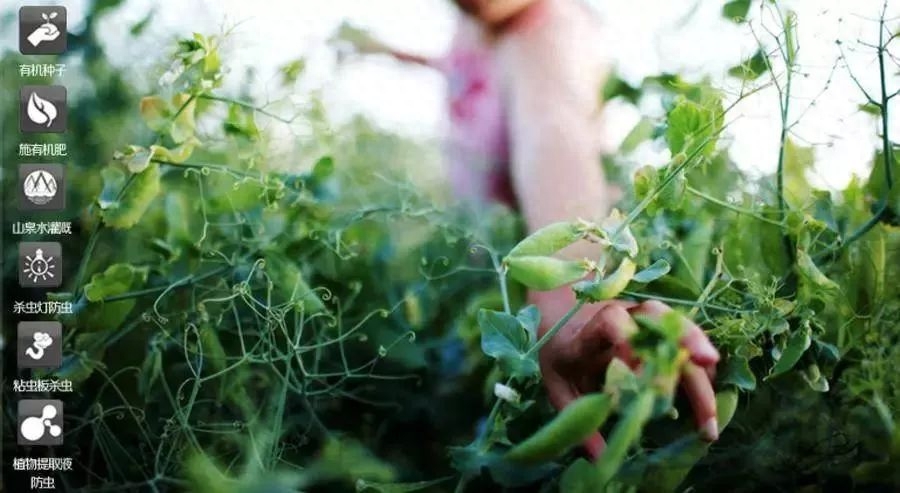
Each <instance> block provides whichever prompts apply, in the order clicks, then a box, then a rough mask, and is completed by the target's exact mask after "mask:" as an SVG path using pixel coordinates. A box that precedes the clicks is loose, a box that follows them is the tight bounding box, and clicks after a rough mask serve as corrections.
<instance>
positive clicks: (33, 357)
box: [16, 322, 62, 369]
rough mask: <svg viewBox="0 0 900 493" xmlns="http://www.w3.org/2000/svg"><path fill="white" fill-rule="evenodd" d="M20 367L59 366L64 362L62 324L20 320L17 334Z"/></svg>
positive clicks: (17, 359)
mask: <svg viewBox="0 0 900 493" xmlns="http://www.w3.org/2000/svg"><path fill="white" fill-rule="evenodd" d="M16 338H17V348H16V351H17V358H16V361H17V363H18V364H19V368H51V369H56V368H59V367H60V365H61V364H62V324H61V323H59V322H19V326H18V330H17V334H16Z"/></svg>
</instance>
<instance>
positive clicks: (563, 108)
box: [355, 0, 719, 458]
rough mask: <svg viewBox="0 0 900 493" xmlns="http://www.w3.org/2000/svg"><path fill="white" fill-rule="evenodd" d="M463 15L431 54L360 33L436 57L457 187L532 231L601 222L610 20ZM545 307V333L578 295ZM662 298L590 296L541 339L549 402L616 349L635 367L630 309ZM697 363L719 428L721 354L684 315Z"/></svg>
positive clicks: (569, 12)
mask: <svg viewBox="0 0 900 493" xmlns="http://www.w3.org/2000/svg"><path fill="white" fill-rule="evenodd" d="M454 1H455V3H456V4H457V5H458V6H459V7H460V9H461V10H462V11H463V12H464V13H465V14H466V15H465V16H463V17H462V18H461V19H460V20H459V24H458V26H457V32H456V34H455V35H454V38H453V42H452V44H451V47H450V50H449V52H448V53H447V54H446V55H445V56H443V57H438V58H427V57H421V56H418V55H414V54H410V53H407V52H403V51H399V50H396V49H394V48H391V47H389V46H387V45H385V44H383V43H380V42H378V41H376V40H374V39H372V38H370V37H358V38H357V39H356V43H355V44H356V45H357V48H358V49H359V50H360V51H361V52H364V53H388V54H390V55H392V56H393V57H395V58H396V59H398V60H401V61H404V62H410V63H415V64H419V65H422V66H428V67H432V68H434V69H436V70H439V71H440V72H441V73H443V74H444V76H445V77H446V78H447V81H448V101H447V108H448V112H449V120H450V135H449V139H448V140H449V145H448V148H447V157H448V159H447V161H448V166H449V169H448V173H449V177H450V182H451V184H452V186H453V189H454V191H455V192H456V194H457V195H458V196H460V197H461V198H465V199H468V200H471V201H475V202H479V201H485V200H489V201H500V202H504V203H506V204H508V205H512V206H513V207H517V208H518V209H519V210H520V211H521V213H522V216H523V217H524V220H525V224H526V226H527V229H528V232H534V231H536V230H538V229H539V228H541V227H543V226H546V225H548V224H551V223H553V222H557V221H566V220H573V219H575V218H583V219H586V220H595V221H599V220H601V219H602V218H604V217H606V215H607V214H608V213H609V212H610V209H611V207H612V204H613V202H614V201H615V199H616V197H617V192H616V191H615V190H614V189H613V187H611V186H609V185H608V184H607V183H606V181H605V179H604V176H603V172H602V168H601V167H600V162H599V155H600V152H601V144H602V142H601V136H602V133H601V126H600V125H601V123H600V115H601V111H600V110H601V109H602V101H600V96H599V95H600V89H601V88H602V86H603V83H604V80H605V77H606V74H607V73H608V67H607V66H606V64H605V62H604V57H603V49H604V45H603V40H602V39H601V34H602V26H601V24H600V22H599V20H598V19H597V18H596V16H595V13H594V12H593V11H591V10H590V9H589V7H588V6H586V5H584V4H583V3H582V1H581V0H454ZM561 253H562V255H563V256H564V257H568V258H575V259H580V258H590V259H597V258H600V256H601V255H602V247H601V246H600V245H597V244H593V243H589V242H587V241H582V242H580V243H578V244H575V245H572V246H570V247H569V248H567V249H565V250H564V251H563V252H561ZM528 298H529V302H531V303H534V304H535V305H537V307H538V308H539V309H540V312H541V315H542V316H541V321H542V323H541V328H540V335H543V334H544V333H546V331H547V330H549V329H550V327H552V326H553V325H554V323H555V322H556V321H557V320H559V319H561V318H562V317H563V315H564V314H565V313H566V312H567V311H568V310H569V309H570V308H571V307H572V306H573V305H574V304H575V303H576V300H575V295H574V293H573V291H572V289H571V288H570V287H568V286H565V287H562V288H560V289H557V290H554V291H546V292H537V291H533V292H530V293H529V296H528ZM671 310H672V309H671V308H670V307H669V306H667V305H665V304H663V303H661V302H658V301H647V302H643V303H638V302H632V301H625V300H616V301H610V302H604V303H595V304H589V305H585V306H584V307H583V308H582V309H581V310H579V312H578V313H577V314H576V315H575V316H574V317H572V318H571V319H570V320H569V321H568V322H567V323H566V325H565V326H564V327H563V328H562V329H561V330H560V331H559V332H558V333H557V334H556V335H555V336H554V337H553V339H551V340H550V341H549V343H548V344H546V345H545V346H544V347H543V348H542V349H541V354H540V364H541V373H542V377H543V381H544V385H545V387H546V389H547V393H548V397H549V399H550V402H551V403H552V404H553V405H554V407H556V408H557V409H562V408H564V407H565V406H567V405H568V404H569V403H571V402H572V401H573V400H575V399H577V398H578V397H579V396H581V395H583V394H585V393H588V392H594V391H596V390H597V389H598V386H599V381H600V379H601V378H602V375H603V374H604V371H605V368H606V366H607V365H608V364H609V362H610V361H611V360H612V359H613V358H620V359H622V360H623V361H625V362H627V363H629V364H631V365H632V366H633V367H637V366H638V365H639V364H640V362H638V361H634V358H633V355H632V352H631V348H630V347H629V344H628V333H627V331H628V328H629V327H634V321H633V319H632V316H634V315H647V316H652V317H661V316H662V315H663V314H665V313H666V312H668V311H671ZM684 330H685V332H684V337H683V339H682V344H683V345H684V347H685V348H686V349H687V350H688V351H689V353H690V356H691V358H690V361H689V362H688V363H687V364H686V367H685V369H684V371H683V373H682V378H681V386H682V388H683V389H684V391H685V393H686V395H687V397H688V399H689V400H690V402H691V405H692V407H693V411H694V419H695V422H696V425H697V427H698V430H699V431H700V434H701V436H702V437H703V438H704V439H706V440H709V441H712V440H716V439H717V438H718V422H717V418H716V407H715V394H714V392H713V387H712V378H713V375H714V372H715V367H716V364H717V363H718V361H719V353H718V351H717V350H716V348H715V347H714V346H713V345H712V343H711V342H710V341H709V339H708V338H707V337H706V335H705V334H704V332H703V331H702V329H700V327H698V326H697V325H695V324H694V323H692V322H690V321H689V320H687V319H685V320H684ZM584 446H585V449H586V451H587V453H588V455H590V456H591V457H592V458H596V457H598V456H599V455H600V454H601V453H602V451H603V448H604V446H605V442H604V440H603V437H602V436H601V435H600V434H599V433H595V434H594V435H593V436H591V437H590V438H589V439H588V440H587V441H586V442H585V444H584Z"/></svg>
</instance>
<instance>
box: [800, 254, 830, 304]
mask: <svg viewBox="0 0 900 493" xmlns="http://www.w3.org/2000/svg"><path fill="white" fill-rule="evenodd" d="M797 273H798V274H799V275H800V279H801V282H802V283H803V288H804V289H805V290H806V292H807V293H809V294H810V296H811V297H816V298H823V299H828V298H830V297H833V296H834V295H835V294H836V293H837V292H838V291H840V289H841V288H840V286H839V285H838V284H837V283H836V282H834V281H832V280H831V279H829V278H828V277H827V276H826V275H825V274H823V273H822V271H821V270H819V267H818V266H817V265H816V263H815V262H814V261H813V259H812V258H811V257H810V256H809V254H808V253H806V251H804V250H797Z"/></svg>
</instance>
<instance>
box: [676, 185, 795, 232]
mask: <svg viewBox="0 0 900 493" xmlns="http://www.w3.org/2000/svg"><path fill="white" fill-rule="evenodd" d="M687 191H688V193H691V194H693V195H696V196H697V197H700V198H701V199H704V200H707V201H709V202H712V203H713V204H716V205H718V206H721V207H724V208H726V209H729V210H732V211H734V212H737V213H738V214H744V215H747V216H750V217H752V218H754V219H756V220H758V221H762V222H764V223H768V224H771V225H773V226H778V227H781V226H783V224H782V223H780V222H778V221H774V220H772V219H769V218H767V217H765V216H761V215H759V214H757V213H755V212H753V211H751V210H748V209H744V208H742V207H738V206H736V205H733V204H729V203H728V202H726V201H724V200H720V199H717V198H715V197H713V196H712V195H708V194H706V193H704V192H702V191H700V190H697V189H696V188H694V187H692V186H690V185H688V186H687Z"/></svg>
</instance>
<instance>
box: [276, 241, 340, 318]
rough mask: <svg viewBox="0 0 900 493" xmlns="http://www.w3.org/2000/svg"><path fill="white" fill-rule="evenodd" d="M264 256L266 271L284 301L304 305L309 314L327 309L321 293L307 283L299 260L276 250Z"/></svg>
mask: <svg viewBox="0 0 900 493" xmlns="http://www.w3.org/2000/svg"><path fill="white" fill-rule="evenodd" d="M264 258H265V260H266V269H265V270H266V273H267V274H268V276H269V278H270V279H271V280H272V285H273V287H274V289H275V290H276V292H277V293H278V295H279V296H280V297H281V300H282V301H283V302H285V303H295V304H296V305H297V306H301V307H303V310H304V311H305V313H307V314H313V313H319V312H322V311H324V310H325V309H326V308H325V304H324V303H322V299H321V298H320V297H319V295H318V294H317V293H316V292H315V291H313V290H312V289H311V288H310V287H309V284H307V282H306V279H304V276H303V272H302V271H301V270H300V267H299V265H298V263H297V262H293V261H291V260H290V259H288V258H287V257H285V256H284V255H282V254H281V253H278V252H276V251H270V252H267V253H266V254H265V257H264Z"/></svg>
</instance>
